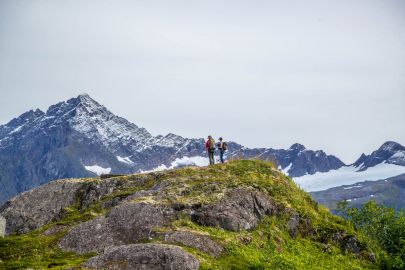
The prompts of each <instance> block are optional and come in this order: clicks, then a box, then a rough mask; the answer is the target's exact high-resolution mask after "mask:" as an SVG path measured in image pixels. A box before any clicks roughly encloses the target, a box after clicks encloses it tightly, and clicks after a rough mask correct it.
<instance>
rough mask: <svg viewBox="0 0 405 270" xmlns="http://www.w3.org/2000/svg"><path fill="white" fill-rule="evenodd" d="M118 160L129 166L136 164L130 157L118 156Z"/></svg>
mask: <svg viewBox="0 0 405 270" xmlns="http://www.w3.org/2000/svg"><path fill="white" fill-rule="evenodd" d="M117 160H118V161H119V162H122V163H125V164H128V165H132V164H134V162H133V161H132V160H131V159H130V158H129V157H120V156H117Z"/></svg>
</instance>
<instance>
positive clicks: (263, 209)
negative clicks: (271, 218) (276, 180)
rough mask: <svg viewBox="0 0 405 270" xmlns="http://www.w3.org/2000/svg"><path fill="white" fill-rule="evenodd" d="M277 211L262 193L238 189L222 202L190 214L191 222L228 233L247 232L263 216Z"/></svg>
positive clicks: (273, 203)
mask: <svg viewBox="0 0 405 270" xmlns="http://www.w3.org/2000/svg"><path fill="white" fill-rule="evenodd" d="M277 211H278V207H277V205H276V203H275V202H274V201H273V200H272V199H271V198H270V197H269V196H267V195H265V194H264V193H262V192H259V191H255V190H251V189H246V188H239V189H235V190H232V191H231V192H230V193H229V194H228V195H227V196H225V198H224V199H223V200H221V201H220V202H218V203H213V204H210V205H207V206H203V207H202V208H201V209H199V210H196V211H195V212H194V213H193V214H192V219H193V221H195V222H197V223H199V224H201V225H204V226H212V227H221V228H223V229H226V230H230V231H240V230H249V229H253V228H255V227H256V226H257V224H258V222H259V221H260V220H261V219H262V218H263V217H264V216H265V215H273V214H276V213H277Z"/></svg>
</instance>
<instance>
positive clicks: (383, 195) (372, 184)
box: [311, 174, 405, 211]
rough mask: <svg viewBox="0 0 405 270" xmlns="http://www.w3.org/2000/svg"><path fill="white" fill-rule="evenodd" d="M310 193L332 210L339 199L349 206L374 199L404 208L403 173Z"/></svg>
mask: <svg viewBox="0 0 405 270" xmlns="http://www.w3.org/2000/svg"><path fill="white" fill-rule="evenodd" d="M311 195H312V197H313V198H314V199H315V200H316V201H317V202H319V203H321V204H323V205H326V206H327V207H328V208H329V209H331V210H332V211H335V210H336V205H337V203H338V202H340V201H347V202H348V203H349V205H350V206H355V207H359V206H361V205H363V204H365V203H366V202H368V201H369V200H375V201H376V202H377V203H380V204H384V205H386V206H389V207H393V208H394V209H396V210H400V209H405V174H401V175H398V176H395V177H391V178H388V179H384V180H379V181H365V182H360V183H355V184H353V185H345V186H340V187H334V188H330V189H327V190H323V191H318V192H312V193H311Z"/></svg>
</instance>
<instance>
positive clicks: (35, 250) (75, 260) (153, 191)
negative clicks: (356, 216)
mask: <svg viewBox="0 0 405 270" xmlns="http://www.w3.org/2000/svg"><path fill="white" fill-rule="evenodd" d="M0 216H2V217H3V218H2V219H0V228H3V234H5V237H4V238H0V258H1V260H0V268H1V269H26V268H34V269H45V268H47V269H48V268H51V269H364V268H375V267H376V266H378V264H379V262H380V259H381V257H382V256H384V254H383V253H382V252H381V251H380V250H379V249H378V248H377V247H376V246H375V245H374V244H373V243H372V242H371V241H370V240H369V239H367V238H366V237H365V236H363V235H360V234H359V233H358V232H357V231H355V230H354V229H353V227H352V226H351V225H350V224H349V223H348V222H346V221H345V220H343V219H342V218H340V217H337V216H334V215H332V214H330V213H329V212H328V210H327V209H326V208H323V207H321V206H319V205H318V204H317V203H316V202H315V201H313V200H312V199H311V197H310V196H309V195H308V194H307V193H306V192H304V191H303V190H301V189H299V188H298V187H297V186H296V185H295V184H294V182H293V181H292V180H291V178H289V177H287V176H285V175H284V174H283V173H281V172H280V171H278V170H277V169H276V168H275V166H274V165H272V164H271V163H268V162H263V161H251V160H250V161H249V160H239V161H231V162H229V163H227V164H225V165H215V166H211V167H202V168H199V167H189V168H183V169H174V170H169V171H164V172H153V173H148V174H134V175H128V176H119V177H111V178H107V179H99V178H87V179H66V180H57V181H53V182H50V183H48V184H46V185H43V186H41V187H39V188H36V189H33V190H31V191H27V192H24V193H22V194H20V195H18V196H17V197H15V198H13V199H12V200H10V201H8V202H7V203H6V204H4V205H3V206H2V207H1V208H0ZM1 220H3V221H4V220H5V226H4V222H3V223H2V224H3V226H1Z"/></svg>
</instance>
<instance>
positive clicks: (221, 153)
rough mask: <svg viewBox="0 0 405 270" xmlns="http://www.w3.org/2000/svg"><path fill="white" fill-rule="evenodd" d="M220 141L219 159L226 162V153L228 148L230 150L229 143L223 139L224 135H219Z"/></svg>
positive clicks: (218, 145)
mask: <svg viewBox="0 0 405 270" xmlns="http://www.w3.org/2000/svg"><path fill="white" fill-rule="evenodd" d="M218 140H219V143H218V144H217V147H218V150H219V159H220V160H221V163H224V162H225V161H224V153H225V151H226V150H228V144H227V143H226V142H224V141H223V140H222V137H219V139H218Z"/></svg>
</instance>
